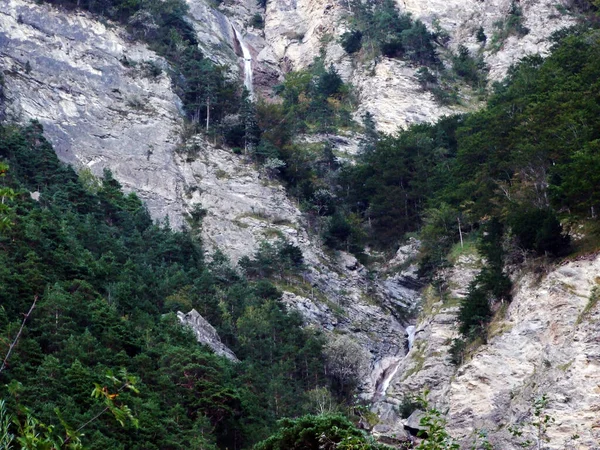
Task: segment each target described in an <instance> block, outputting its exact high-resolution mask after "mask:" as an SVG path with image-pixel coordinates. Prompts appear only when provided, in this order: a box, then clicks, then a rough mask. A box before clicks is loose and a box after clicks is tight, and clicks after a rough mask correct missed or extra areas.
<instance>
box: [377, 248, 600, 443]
mask: <svg viewBox="0 0 600 450" xmlns="http://www.w3.org/2000/svg"><path fill="white" fill-rule="evenodd" d="M473 262H474V261H471V262H469V261H468V260H463V261H462V262H459V264H458V265H457V266H456V268H455V271H454V272H453V273H451V274H448V279H449V280H455V281H459V283H458V285H463V286H464V284H463V283H464V282H468V279H469V278H472V275H473V274H474V273H475V272H474V271H473V270H474V268H475V267H476V266H477V265H476V264H475V265H473ZM469 273H470V274H469ZM599 274H600V256H598V255H595V256H590V257H587V258H581V259H579V260H576V261H570V262H567V263H564V264H562V265H559V266H557V267H552V268H550V269H548V270H547V272H546V273H543V274H540V273H538V274H532V273H531V272H528V273H527V274H525V275H520V276H519V277H518V279H516V280H515V282H516V288H515V296H514V299H513V301H512V303H510V305H508V307H507V309H506V313H505V315H504V317H503V318H502V319H500V320H498V321H496V322H494V323H493V324H492V328H491V336H490V339H489V341H488V343H487V344H486V345H482V346H481V347H479V348H478V349H477V350H476V352H475V353H474V354H473V355H471V356H470V357H469V358H468V360H467V361H466V362H465V363H464V364H463V365H462V366H460V367H459V368H458V369H456V367H455V366H453V365H452V364H450V362H449V355H448V349H449V346H450V343H451V340H452V339H453V338H454V337H456V336H457V334H456V325H455V321H456V312H457V307H456V306H455V304H456V303H455V302H454V301H453V300H452V299H453V298H457V297H459V296H460V295H461V294H460V292H453V293H451V295H450V300H448V301H446V303H444V302H441V301H438V302H437V303H431V304H429V307H428V309H426V311H425V312H424V313H423V315H422V319H421V320H420V321H419V322H418V323H417V327H416V331H417V332H416V338H415V344H414V346H413V348H412V349H411V351H410V353H409V354H408V355H407V357H406V358H405V359H404V360H403V362H402V365H403V367H402V368H401V369H400V370H399V371H398V373H397V376H395V377H394V380H392V382H391V387H390V389H389V390H388V392H387V395H388V398H387V399H386V400H385V402H384V403H387V404H391V405H398V404H399V403H400V401H401V399H402V398H403V396H404V395H406V394H410V393H420V392H423V391H424V390H425V389H428V390H429V391H430V394H429V399H430V401H431V402H432V403H433V404H434V405H436V406H437V407H438V408H439V409H440V410H441V411H444V412H445V413H446V415H447V418H448V430H449V431H450V432H451V434H452V435H453V436H455V437H457V438H458V439H460V440H461V441H462V442H463V443H464V444H465V445H467V443H470V442H472V440H473V438H474V433H475V431H476V430H487V432H488V435H489V439H490V442H492V443H493V444H494V445H495V448H502V449H517V448H521V446H520V445H519V444H520V442H523V441H524V440H526V439H531V440H533V441H534V442H535V439H536V429H535V427H534V426H533V424H534V423H535V420H536V418H535V417H534V415H533V405H534V402H535V401H536V399H539V398H541V397H542V396H543V395H546V396H547V399H548V403H547V406H546V407H545V408H544V409H543V414H544V415H546V414H547V415H548V416H549V417H551V418H552V419H553V422H552V423H550V424H549V426H548V430H547V439H548V442H547V443H544V444H543V445H544V447H543V448H549V449H558V448H581V449H592V448H599V446H600V422H599V420H598V418H599V417H600V416H599V415H598V411H600V388H599V386H600V371H599V370H598V366H599V364H600V356H599V355H600V341H599V339H598V335H599V329H598V324H599V323H600V322H599V318H600V308H599V305H598V290H599V289H600V278H599ZM465 275H466V276H465ZM457 294H458V295H457ZM434 297H435V296H434ZM434 297H432V298H434ZM434 302H435V300H434ZM379 409H380V410H386V408H385V405H379ZM388 409H389V408H388ZM404 423H405V422H404V421H402V420H400V419H399V418H398V417H397V415H396V416H394V415H393V414H392V417H391V418H390V417H387V421H386V426H387V428H386V430H385V431H386V433H385V434H393V433H395V432H396V433H398V432H399V433H402V432H403V429H404V426H403V425H404ZM514 426H517V427H518V428H519V429H520V430H521V431H523V432H524V435H523V437H522V438H515V437H514V436H513V435H512V434H511V433H510V432H509V428H510V427H514ZM574 436H578V437H577V438H576V439H575V438H574Z"/></svg>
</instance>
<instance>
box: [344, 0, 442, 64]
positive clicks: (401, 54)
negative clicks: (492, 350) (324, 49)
mask: <svg viewBox="0 0 600 450" xmlns="http://www.w3.org/2000/svg"><path fill="white" fill-rule="evenodd" d="M350 3H351V5H350V8H351V10H352V11H353V14H354V17H353V19H354V21H355V26H356V29H355V31H353V32H348V33H345V34H344V36H342V45H343V46H344V48H345V49H346V51H347V52H348V53H353V52H355V51H357V50H358V49H359V48H360V47H357V45H358V44H359V43H360V42H361V41H362V46H363V47H367V46H370V47H371V48H373V47H375V46H376V48H377V49H378V52H380V53H381V54H383V55H384V56H387V57H390V58H404V59H407V60H409V61H411V62H412V63H414V64H418V65H436V64H438V58H437V55H436V52H435V47H434V42H435V41H436V38H437V36H436V34H434V33H431V32H430V31H429V30H428V29H427V27H426V26H425V24H424V23H423V22H421V21H420V20H413V18H412V17H411V15H410V14H403V13H400V12H399V11H398V9H397V7H396V4H395V3H394V2H393V1H391V0H383V1H380V2H374V3H363V2H360V1H358V0H353V1H351V2H350ZM358 33H360V36H359V35H358ZM347 47H348V48H347ZM373 56H375V55H373Z"/></svg>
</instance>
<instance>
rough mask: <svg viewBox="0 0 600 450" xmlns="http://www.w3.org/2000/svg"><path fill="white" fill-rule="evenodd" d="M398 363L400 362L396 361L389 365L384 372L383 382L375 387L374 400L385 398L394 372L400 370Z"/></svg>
mask: <svg viewBox="0 0 600 450" xmlns="http://www.w3.org/2000/svg"><path fill="white" fill-rule="evenodd" d="M400 361H401V360H398V361H396V362H395V363H393V364H391V365H390V367H388V368H387V369H386V370H384V372H383V377H384V378H383V381H382V382H381V384H380V385H379V386H378V387H377V389H376V391H375V397H374V398H381V397H385V392H386V391H387V389H388V388H389V387H390V383H391V382H392V379H393V378H394V376H395V375H396V372H398V369H400Z"/></svg>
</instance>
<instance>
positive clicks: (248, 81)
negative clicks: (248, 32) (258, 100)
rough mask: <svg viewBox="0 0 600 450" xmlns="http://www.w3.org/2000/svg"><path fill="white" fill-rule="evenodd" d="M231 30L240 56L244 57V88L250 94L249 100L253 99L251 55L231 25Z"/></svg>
mask: <svg viewBox="0 0 600 450" xmlns="http://www.w3.org/2000/svg"><path fill="white" fill-rule="evenodd" d="M231 28H232V29H233V33H234V34H235V38H236V39H237V41H238V42H239V43H240V47H241V49H242V56H243V57H244V86H246V89H248V92H249V93H250V100H252V98H253V97H254V86H253V84H252V54H251V53H250V49H249V48H248V46H247V45H246V43H245V42H244V40H243V39H242V36H241V35H240V33H239V32H238V30H237V29H236V28H235V27H234V26H233V25H231Z"/></svg>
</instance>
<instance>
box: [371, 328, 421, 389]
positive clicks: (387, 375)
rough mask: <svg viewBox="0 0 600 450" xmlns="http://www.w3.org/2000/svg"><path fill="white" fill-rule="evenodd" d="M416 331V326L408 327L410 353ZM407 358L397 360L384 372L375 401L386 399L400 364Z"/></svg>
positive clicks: (407, 338)
mask: <svg viewBox="0 0 600 450" xmlns="http://www.w3.org/2000/svg"><path fill="white" fill-rule="evenodd" d="M416 331H417V329H416V327H415V326H414V325H409V326H407V327H406V342H407V344H408V351H409V352H410V349H411V348H412V346H413V343H414V341H415V332H416ZM405 357H406V355H405V356H404V357H403V358H400V359H398V360H396V361H395V362H393V363H392V364H390V365H389V366H388V368H387V369H385V370H384V371H383V374H382V375H383V376H384V378H383V380H382V381H381V383H380V384H379V385H378V386H377V390H376V392H375V396H374V397H373V398H374V399H376V398H381V397H385V393H386V391H387V389H388V388H389V387H390V383H391V382H392V379H393V378H394V376H396V373H398V370H400V362H401V361H402V360H403V359H404V358H405Z"/></svg>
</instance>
